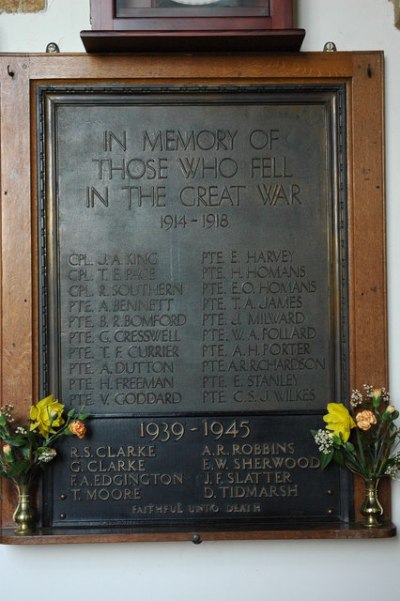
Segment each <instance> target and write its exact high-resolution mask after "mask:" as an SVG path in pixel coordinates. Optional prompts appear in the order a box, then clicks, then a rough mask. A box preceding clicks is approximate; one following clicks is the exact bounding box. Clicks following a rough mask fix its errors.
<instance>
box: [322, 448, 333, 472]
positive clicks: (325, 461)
mask: <svg viewBox="0 0 400 601" xmlns="http://www.w3.org/2000/svg"><path fill="white" fill-rule="evenodd" d="M334 453H335V451H334V450H333V449H332V450H331V451H329V453H321V458H320V459H321V469H323V470H324V469H325V468H326V467H327V466H328V465H329V464H330V462H331V461H332V459H333V456H334Z"/></svg>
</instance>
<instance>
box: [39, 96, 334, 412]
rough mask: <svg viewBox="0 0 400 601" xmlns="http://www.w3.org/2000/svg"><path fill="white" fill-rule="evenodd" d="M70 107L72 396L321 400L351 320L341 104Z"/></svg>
mask: <svg viewBox="0 0 400 601" xmlns="http://www.w3.org/2000/svg"><path fill="white" fill-rule="evenodd" d="M52 119H53V130H54V144H53V146H54V184H55V185H54V190H56V192H54V194H53V195H52V198H51V199H50V202H51V203H52V206H51V208H50V212H53V213H54V222H55V223H56V236H55V239H54V240H53V242H52V243H53V251H54V252H53V257H54V263H53V269H54V270H55V272H57V273H58V278H57V289H56V291H55V292H53V293H51V294H53V298H55V299H56V300H55V301H54V306H55V307H56V315H57V324H58V333H57V334H56V341H57V343H56V344H57V346H58V349H59V352H58V353H55V355H56V356H58V362H57V363H54V365H53V367H52V368H51V371H52V373H57V374H58V375H57V377H56V378H55V380H57V381H58V388H59V396H60V397H61V398H62V401H63V402H64V403H65V404H66V405H68V406H74V407H78V406H81V405H85V406H86V407H87V409H88V410H89V411H91V412H92V413H95V414H125V413H129V414H132V413H133V414H134V413H140V414H155V413H156V414H158V413H161V414H167V413H171V414H186V413H189V414H190V413H193V412H204V413H224V412H227V413H229V412H230V413H234V412H243V413H246V412H253V411H304V410H305V411H307V410H318V409H321V408H322V407H323V406H324V405H325V402H326V399H327V398H329V391H330V390H331V389H332V383H333V372H334V362H335V351H334V346H335V327H336V325H335V323H334V318H333V315H334V313H335V312H334V310H333V309H334V301H333V300H332V296H333V293H334V291H333V289H332V288H333V285H332V278H333V274H334V269H333V266H332V265H333V262H334V260H335V258H334V256H333V250H332V249H333V248H334V244H333V238H334V227H335V226H334V222H335V217H334V209H333V204H334V203H333V195H334V192H333V190H332V187H333V184H332V177H331V173H330V169H329V165H330V161H331V160H332V159H331V157H330V156H329V151H328V149H329V143H328V142H329V136H331V135H332V132H331V131H330V127H331V126H330V123H329V118H328V111H327V107H326V103H325V102H322V101H321V102H311V103H307V102H304V101H299V102H295V101H293V98H292V99H291V101H290V102H289V101H285V99H284V98H283V101H282V98H280V99H279V102H278V101H276V100H274V97H273V96H269V95H268V93H267V92H265V94H261V95H248V96H246V95H244V94H239V93H237V94H228V93H227V94H226V95H225V96H223V97H222V100H221V98H219V97H218V98H217V95H214V94H208V95H204V94H202V93H200V92H199V93H193V94H191V95H189V96H187V95H186V96H185V95H182V97H180V96H179V94H177V95H171V96H170V97H162V95H159V96H158V95H157V94H154V95H150V96H146V95H144V96H141V95H140V94H137V95H135V94H134V93H132V94H131V95H127V96H125V97H124V98H123V100H121V99H119V97H118V95H117V96H116V97H114V98H113V100H112V101H111V100H110V99H109V98H107V97H102V96H101V95H99V97H98V98H97V101H96V102H88V101H87V100H85V101H82V100H80V97H79V96H77V97H76V98H74V99H73V101H72V102H65V103H63V102H58V104H57V107H56V110H55V111H54V114H53V117H52ZM48 327H49V328H50V329H51V328H52V327H54V324H51V323H49V324H48Z"/></svg>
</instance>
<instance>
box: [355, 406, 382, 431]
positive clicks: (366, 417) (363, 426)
mask: <svg viewBox="0 0 400 601" xmlns="http://www.w3.org/2000/svg"><path fill="white" fill-rule="evenodd" d="M376 423H377V421H376V417H375V415H374V413H373V412H372V411H371V410H370V409H364V410H363V411H359V412H358V413H357V415H356V424H357V428H360V430H369V429H370V427H371V426H374V425H375V424H376Z"/></svg>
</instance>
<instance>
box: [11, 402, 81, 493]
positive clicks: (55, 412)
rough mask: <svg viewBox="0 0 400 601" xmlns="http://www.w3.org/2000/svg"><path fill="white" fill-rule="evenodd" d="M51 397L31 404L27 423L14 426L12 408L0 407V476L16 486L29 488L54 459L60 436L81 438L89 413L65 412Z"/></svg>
mask: <svg viewBox="0 0 400 601" xmlns="http://www.w3.org/2000/svg"><path fill="white" fill-rule="evenodd" d="M64 413H65V407H64V405H62V404H61V403H59V402H58V401H57V400H56V399H55V398H54V396H53V395H50V396H47V397H46V398H44V399H42V400H41V401H39V402H38V403H37V404H36V405H32V407H31V408H30V412H29V421H28V423H27V424H22V423H16V420H15V418H14V414H13V406H12V405H5V406H4V407H2V408H0V443H1V446H0V476H2V477H3V478H9V479H10V480H12V481H13V482H14V483H15V484H16V485H17V486H21V485H23V486H30V485H31V484H32V482H33V481H34V480H35V478H36V477H37V475H38V474H39V473H40V470H43V469H44V467H45V466H46V465H47V464H48V463H49V462H50V461H52V460H53V459H54V457H56V455H57V451H56V449H55V448H54V447H55V444H56V442H57V441H58V439H60V438H61V437H63V436H73V435H75V436H77V437H78V438H83V437H84V436H85V433H86V426H85V424H84V423H83V422H84V420H85V419H87V417H88V414H86V413H84V412H83V411H79V412H76V411H75V409H71V410H70V411H68V413H67V414H66V415H64Z"/></svg>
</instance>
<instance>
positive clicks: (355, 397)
mask: <svg viewBox="0 0 400 601" xmlns="http://www.w3.org/2000/svg"><path fill="white" fill-rule="evenodd" d="M363 400H364V399H363V395H362V394H361V392H360V391H359V390H353V391H352V393H351V397H350V405H351V406H352V407H358V405H361V404H362V402H363Z"/></svg>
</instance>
